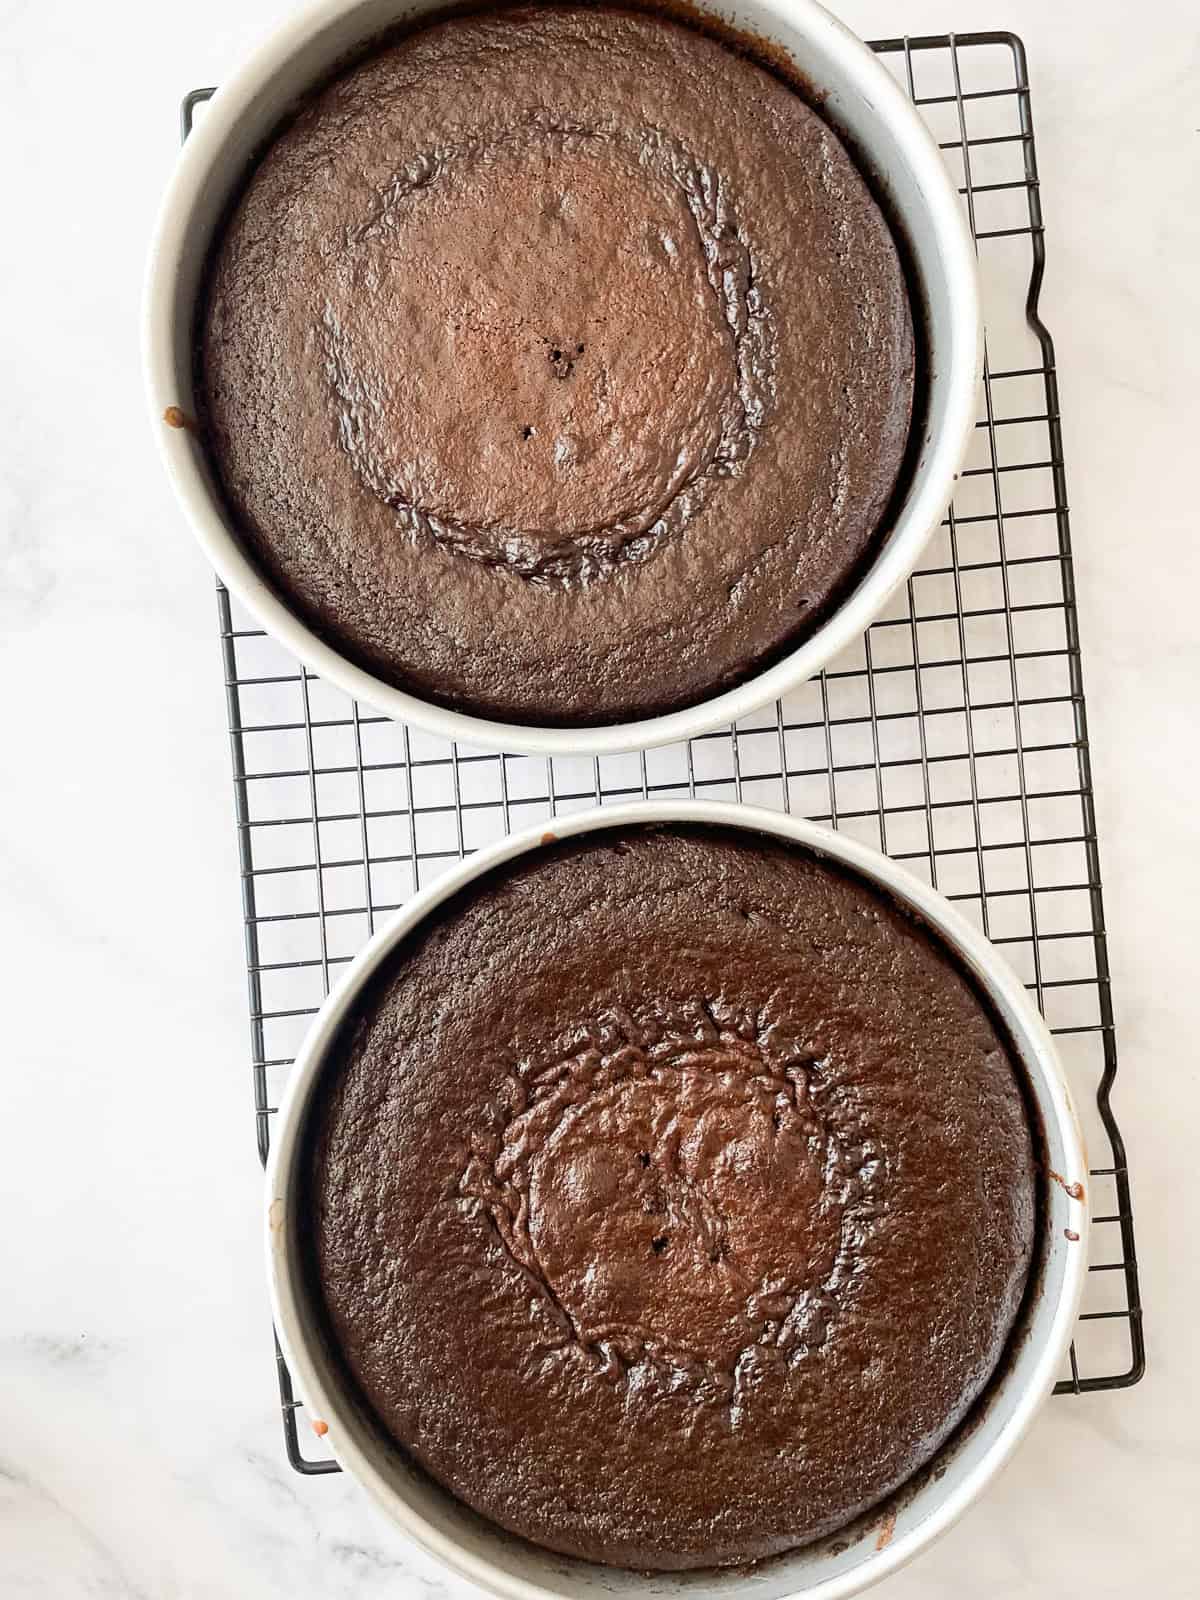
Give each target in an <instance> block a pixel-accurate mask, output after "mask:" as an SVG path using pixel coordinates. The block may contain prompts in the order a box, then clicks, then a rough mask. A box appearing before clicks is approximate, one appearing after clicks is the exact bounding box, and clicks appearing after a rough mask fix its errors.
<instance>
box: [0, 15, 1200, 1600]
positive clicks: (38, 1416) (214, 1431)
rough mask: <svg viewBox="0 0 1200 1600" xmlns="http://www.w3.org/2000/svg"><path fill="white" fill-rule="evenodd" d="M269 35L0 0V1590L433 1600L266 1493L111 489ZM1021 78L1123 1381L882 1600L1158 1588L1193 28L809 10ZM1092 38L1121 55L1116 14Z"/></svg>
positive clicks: (1188, 679) (158, 604)
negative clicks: (189, 230) (1104, 1080)
mask: <svg viewBox="0 0 1200 1600" xmlns="http://www.w3.org/2000/svg"><path fill="white" fill-rule="evenodd" d="M282 9H283V8H282V7H281V6H280V5H279V3H278V0H207V3H206V4H205V5H203V6H163V5H161V4H151V3H150V0H124V3H123V4H121V5H120V6H119V7H116V8H113V7H101V6H87V7H84V6H78V5H76V4H73V3H71V0H36V3H35V0H24V3H22V0H4V3H2V4H0V122H2V123H3V134H4V141H3V148H4V151H5V175H6V196H7V197H6V206H5V210H6V218H7V222H8V228H7V229H6V235H7V237H6V248H5V251H4V253H3V257H2V258H0V260H2V265H0V274H2V277H3V284H4V291H5V295H4V298H5V306H6V315H5V317H4V318H3V321H2V323H0V345H2V349H3V354H2V357H0V370H2V371H3V372H4V375H5V381H4V383H3V384H2V385H0V438H2V439H3V446H2V449H3V459H4V470H3V474H2V476H0V659H2V668H0V682H3V684H4V694H3V707H4V732H5V753H4V761H3V773H4V776H3V789H2V793H3V799H2V801H0V804H2V806H3V819H4V826H3V830H2V832H0V885H2V890H0V893H2V898H3V903H4V906H5V911H6V915H5V917H4V923H3V931H2V934H0V937H2V938H3V941H4V964H3V971H4V975H5V980H6V992H7V994H8V1003H7V1008H6V1009H7V1012H8V1015H9V1017H10V1021H11V1022H12V1023H13V1026H12V1028H11V1029H10V1032H9V1035H8V1043H7V1046H6V1048H5V1051H4V1061H3V1066H2V1067H0V1127H2V1128H3V1130H4V1135H5V1138H4V1158H3V1162H2V1163H0V1207H2V1210H3V1216H4V1225H3V1227H0V1281H2V1282H3V1284H4V1291H5V1292H4V1293H3V1295H0V1593H3V1594H4V1595H5V1596H6V1597H11V1600H42V1597H53V1600H84V1597H92V1596H100V1595H104V1596H109V1597H112V1600H126V1597H128V1600H134V1597H149V1600H174V1597H184V1600H199V1597H209V1596H212V1597H222V1600H224V1597H227V1596H230V1595H237V1596H238V1597H239V1600H276V1597H279V1600H284V1597H286V1600H295V1597H297V1596H313V1597H317V1596H320V1597H323V1600H332V1597H337V1596H345V1597H349V1600H374V1597H377V1596H384V1595H387V1596H394V1595H413V1596H416V1597H418V1600H433V1597H443V1596H444V1597H451V1596H453V1597H456V1600H457V1597H458V1596H464V1597H465V1595H466V1594H467V1592H468V1591H466V1590H465V1589H464V1588H463V1587H462V1586H461V1585H459V1584H457V1583H456V1582H454V1581H453V1580H451V1579H449V1578H448V1577H447V1576H446V1575H444V1574H443V1573H442V1572H440V1571H439V1570H437V1569H435V1568H434V1567H433V1566H432V1564H431V1563H429V1562H428V1561H427V1560H425V1559H424V1558H423V1557H422V1556H421V1555H420V1554H419V1553H417V1552H416V1551H415V1550H413V1549H412V1548H411V1547H410V1546H408V1545H407V1544H406V1543H405V1542H404V1541H403V1540H402V1539H401V1538H400V1537H399V1536H398V1535H396V1534H393V1533H392V1532H391V1531H390V1530H389V1529H388V1528H387V1527H385V1526H384V1525H383V1524H382V1523H381V1522H380V1520H379V1519H378V1518H377V1517H376V1515H375V1514H374V1513H373V1512H372V1511H371V1510H370V1509H369V1508H368V1506H367V1505H366V1504H365V1502H364V1500H363V1497H362V1496H361V1494H360V1493H359V1492H358V1491H357V1490H356V1489H355V1487H354V1486H353V1485H352V1484H351V1483H350V1482H349V1481H348V1480H346V1479H345V1478H341V1479H337V1480H321V1481H309V1480H304V1479H301V1478H299V1477H297V1476H295V1475H294V1474H293V1473H292V1472H291V1471H290V1469H289V1468H288V1466H287V1464H286V1461H285V1460H284V1457H283V1451H282V1442H281V1436H280V1430H279V1423H278V1413H277V1408H276V1400H275V1379H274V1371H273V1358H272V1350H271V1342H270V1332H269V1322H268V1315H267V1308H266V1299H265V1292H264V1286H263V1276H262V1270H261V1262H260V1249H259V1229H258V1200H259V1188H260V1174H259V1169H258V1165H257V1162H256V1159H255V1155H254V1149H253V1142H252V1138H251V1124H250V1118H249V1095H250V1083H249V1074H248V1072H247V1070H246V1022H245V990H244V978H243V969H242V963H241V950H240V947H239V934H238V899H237V880H236V871H237V865H236V859H235V854H234V829H233V815H232V807H231V800H230V786H229V770H228V751H227V740H226V731H225V710H224V704H223V697H222V694H221V687H220V677H219V671H220V667H219V658H218V651H217V640H216V634H215V614H214V602H213V591H212V580H211V576H210V574H209V573H208V571H207V570H206V568H205V566H204V564H203V561H202V558H201V557H200V555H199V553H198V551H197V550H196V548H195V547H194V545H193V543H192V541H191V539H190V538H189V537H188V535H187V534H186V532H185V531H184V529H183V527H182V526H181V521H180V518H179V516H178V515H177V513H176V511H175V509H174V507H173V505H172V503H171V501H170V499H169V495H168V491H167V488H166V485H165V482H164V481H163V478H162V476H161V473H160V471H159V468H158V465H157V462H156V461H155V460H154V457H153V453H152V446H151V442H150V440H149V437H148V430H147V428H146V426H145V421H144V416H143V403H142V395H141V380H140V375H139V372H138V366H137V355H136V346H137V318H138V301H139V294H140V285H141V274H142V259H143V253H144V248H145V243H146V239H147V235H148V231H149V227H150V221H151V217H152V214H153V211H154V208H155V206H156V204H157V201H158V198H159V194H160V192H161V190H162V187H163V185H164V183H165V181H166V178H167V175H168V172H169V171H170V168H171V164H172V160H173V156H174V149H175V144H174V139H175V116H176V108H177V105H178V101H179V99H180V96H181V94H182V92H183V91H184V90H185V89H187V88H189V87H191V86H193V85H195V84H202V83H209V82H215V81H218V80H219V79H220V78H221V76H222V74H223V73H225V72H226V71H227V69H228V68H229V66H230V64H231V63H232V62H233V61H235V60H236V59H237V57H238V56H239V55H240V54H241V53H242V52H243V51H244V49H245V48H246V47H247V46H248V45H249V44H250V42H251V41H252V40H253V39H255V37H256V36H257V35H258V34H259V33H260V32H261V31H262V30H263V29H264V28H265V27H266V26H268V25H269V24H270V23H271V22H272V21H273V20H274V18H275V17H276V16H277V15H278V14H279V12H280V11H281V10H282ZM835 9H837V10H838V11H839V12H840V13H841V14H842V15H843V16H844V17H845V19H846V20H847V21H848V22H849V23H850V24H851V25H852V26H853V27H854V28H856V29H857V30H858V31H859V32H861V33H863V34H866V35H868V36H869V35H876V34H880V33H885V32H886V33H897V32H901V31H904V30H906V29H907V30H908V31H910V32H914V33H915V32H923V31H935V32H943V31H945V30H946V29H948V28H951V27H954V28H957V29H959V30H960V31H965V30H967V29H970V28H977V27H983V28H987V27H1011V28H1014V29H1016V30H1018V31H1019V32H1021V33H1022V34H1023V35H1024V37H1025V39H1026V42H1027V44H1028V47H1029V51H1030V59H1031V71H1032V75H1033V87H1034V105H1035V112H1036V116H1037V123H1038V136H1039V148H1040V158H1041V168H1042V178H1043V184H1044V189H1045V194H1046V207H1047V215H1048V217H1049V219H1050V237H1049V253H1050V272H1049V278H1048V282H1047V286H1046V293H1045V299H1044V307H1045V313H1046V316H1047V320H1048V321H1049V323H1050V326H1051V327H1052V329H1053V331H1054V333H1055V336H1056V338H1057V342H1058V350H1059V359H1060V364H1061V372H1062V397H1063V408H1064V413H1065V417H1064V428H1065V434H1066V450H1067V460H1068V466H1069V471H1070V480H1071V485H1072V512H1073V516H1074V527H1075V539H1076V549H1077V575H1078V583H1079V590H1080V596H1079V604H1080V613H1081V624H1082V632H1083V638H1084V645H1085V668H1086V678H1087V687H1088V695H1089V707H1090V712H1091V729H1092V736H1093V746H1094V760H1095V769H1096V789H1097V805H1098V810H1099V819H1100V837H1101V849H1102V859H1103V866H1104V873H1105V885H1106V898H1107V906H1108V916H1109V926H1110V939H1111V957H1112V966H1113V976H1114V987H1115V999H1116V1006H1117V1015H1118V1025H1119V1037H1120V1046H1121V1052H1122V1072H1121V1076H1120V1079H1119V1081H1118V1086H1117V1094H1116V1100H1117V1106H1118V1110H1119V1114H1120V1117H1121V1121H1122V1125H1123V1128H1124V1132H1125V1134H1126V1138H1127V1141H1128V1145H1129V1151H1130V1157H1131V1163H1132V1169H1133V1183H1134V1192H1135V1201H1136V1209H1137V1223H1138V1239H1139V1246H1140V1258H1141V1267H1142V1284H1143V1295H1144V1302H1145V1305H1146V1308H1147V1335H1148V1344H1149V1369H1148V1374H1147V1377H1146V1379H1145V1381H1144V1382H1143V1383H1142V1384H1141V1385H1140V1386H1139V1387H1138V1388H1136V1389H1134V1390H1131V1391H1128V1392H1125V1393H1110V1394H1101V1395H1095V1396H1091V1397H1086V1398H1083V1399H1078V1400H1072V1399H1058V1400H1055V1401H1054V1402H1052V1403H1051V1404H1050V1405H1049V1406H1048V1407H1047V1408H1046V1410H1045V1411H1044V1412H1043V1414H1042V1416H1041V1418H1040V1420H1039V1421H1038V1423H1037V1424H1036V1426H1035V1428H1034V1430H1033V1433H1032V1435H1031V1437H1030V1438H1029V1440H1028V1441H1027V1442H1026V1444H1025V1445H1024V1447H1023V1448H1022V1450H1021V1451H1020V1452H1019V1454H1018V1456H1017V1458H1016V1460H1015V1462H1014V1463H1013V1464H1012V1466H1011V1467H1010V1468H1009V1469H1008V1470H1007V1471H1006V1472H1005V1474H1004V1475H1003V1477H1002V1478H1001V1480H1000V1481H999V1483H998V1484H997V1485H996V1486H995V1487H994V1489H993V1490H992V1492H991V1493H990V1494H989V1496H988V1497H987V1499H986V1501H985V1502H984V1503H982V1504H981V1505H979V1506H978V1507H977V1508H976V1509H975V1510H974V1511H972V1512H971V1513H970V1514H969V1515H968V1516H967V1517H966V1518H965V1520H964V1521H963V1522H962V1523H961V1524H960V1525H959V1526H958V1527H957V1528H956V1529H955V1530H954V1531H953V1532H952V1533H951V1534H950V1535H949V1536H948V1537H947V1538H946V1539H945V1540H944V1541H943V1542H942V1543H941V1544H940V1545H939V1546H938V1547H936V1548H935V1549H934V1550H933V1551H931V1552H930V1553H928V1554H927V1555H926V1556H925V1557H924V1558H923V1559H922V1560H921V1561H920V1562H919V1563H918V1565H917V1566H916V1567H914V1568H911V1569H910V1570H909V1571H908V1572H906V1573H904V1574H902V1575H901V1576H899V1577H897V1578H895V1579H893V1580H891V1581H890V1583H889V1584H888V1585H887V1586H886V1587H885V1590H884V1591H883V1592H884V1593H886V1594H887V1595H888V1596H889V1597H890V1600H916V1597H918V1596H920V1597H923V1600H933V1597H936V1596H942V1595H945V1596H947V1597H951V1596H953V1597H957V1596H960V1595H962V1594H966V1593H970V1594H972V1595H974V1596H976V1597H977V1600H983V1597H988V1596H1004V1597H1013V1600H1016V1597H1034V1596H1037V1597H1042V1596H1047V1597H1049V1596H1053V1597H1055V1600H1062V1597H1074V1596H1105V1595H1113V1596H1116V1595H1122V1596H1124V1595H1127V1594H1130V1593H1134V1592H1137V1593H1140V1594H1145V1595H1148V1596H1153V1597H1155V1600H1168V1597H1174V1596H1178V1597H1183V1596H1191V1595H1194V1594H1195V1593H1196V1577H1195V1572H1196V1556H1195V1551H1194V1521H1195V1502H1196V1494H1197V1489H1198V1488H1200V1437H1198V1435H1200V1405H1198V1400H1200V1383H1198V1378H1197V1374H1198V1372H1200V1359H1198V1358H1196V1357H1195V1356H1194V1355H1193V1347H1194V1343H1195V1337H1196V1329H1197V1326H1198V1325H1200V1270H1198V1261H1200V1253H1198V1252H1197V1249H1196V1244H1195V1241H1196V1237H1197V1231H1198V1225H1200V1184H1198V1183H1197V1181H1196V1178H1195V1166H1196V1159H1197V1157H1196V1152H1197V1151H1198V1150H1200V1132H1197V1123H1198V1121H1200V1075H1198V1069H1197V1050H1196V1035H1197V1029H1196V1024H1195V1021H1194V1014H1193V1011H1192V1005H1193V1001H1194V996H1195V990H1196V981H1197V979H1196V952H1197V941H1196V937H1195V933H1194V925H1195V906H1196V904H1197V903H1198V902H1200V849H1198V848H1197V843H1198V839H1197V821H1196V816H1197V802H1196V794H1197V792H1198V787H1197V786H1198V781H1200V773H1198V772H1197V770H1196V769H1197V754H1196V752H1197V746H1198V744H1200V739H1198V735H1200V727H1198V719H1197V712H1196V702H1197V687H1198V685H1200V642H1198V640H1200V628H1198V625H1197V600H1196V595H1197V589H1198V587H1200V539H1198V538H1197V525H1196V492H1195V461H1196V435H1197V429H1198V427H1200V411H1198V409H1197V402H1196V392H1197V383H1198V380H1200V359H1198V358H1200V332H1198V330H1200V207H1198V205H1197V197H1198V196H1200V32H1198V29H1197V23H1196V14H1195V9H1194V4H1193V3H1192V0H1144V3H1143V4H1141V5H1139V6H1137V7H1136V8H1134V7H1131V6H1130V5H1129V4H1128V3H1126V0H1055V3H1054V4H1053V5H1048V4H1046V3H1045V0H903V3H900V0H837V4H836V7H835ZM1134 17H1136V24H1137V27H1136V32H1135V31H1133V29H1132V28H1131V26H1130V24H1131V22H1132V20H1133V18H1134Z"/></svg>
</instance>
